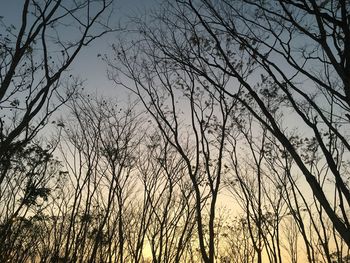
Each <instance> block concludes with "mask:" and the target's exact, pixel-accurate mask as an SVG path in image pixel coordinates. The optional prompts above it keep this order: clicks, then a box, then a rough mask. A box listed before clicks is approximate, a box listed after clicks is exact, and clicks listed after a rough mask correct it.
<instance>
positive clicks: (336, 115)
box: [118, 0, 350, 246]
mask: <svg viewBox="0 0 350 263" xmlns="http://www.w3.org/2000/svg"><path fill="white" fill-rule="evenodd" d="M349 9H350V5H349V1H345V0H339V1H320V2H316V1H312V0H310V1H287V0H279V1H273V2H271V1H249V0H246V1H240V2H231V1H220V2H219V3H216V2H213V1H207V0H198V1H192V0H188V1H175V2H170V1H169V3H168V4H167V5H166V7H165V8H164V9H163V10H161V11H160V12H159V13H158V14H156V16H155V23H153V24H148V25H145V24H141V25H140V24H139V25H140V26H139V27H138V30H139V33H140V36H139V37H140V39H141V40H142V41H141V42H143V43H146V44H145V46H148V48H149V49H154V50H157V53H156V54H152V53H151V52H148V51H147V50H146V53H147V54H148V55H149V56H153V60H152V59H150V60H148V61H156V63H157V64H160V63H169V64H174V65H176V67H177V68H180V69H182V70H183V71H184V72H191V74H194V75H195V76H196V77H198V78H203V79H205V80H206V81H207V82H208V83H210V85H205V86H202V87H201V90H208V91H213V90H218V91H219V93H222V94H224V96H228V97H230V98H232V99H234V100H236V101H237V102H238V103H239V104H240V105H241V106H242V107H243V108H244V109H246V110H247V111H249V112H250V113H251V114H252V115H253V116H254V118H255V119H256V120H257V121H258V122H260V123H261V124H262V125H263V126H264V127H265V128H266V129H267V130H268V132H269V133H271V134H272V135H273V136H274V137H275V138H276V139H277V141H278V142H279V143H280V144H281V145H283V147H284V148H285V151H286V154H288V155H290V156H291V157H292V158H293V160H294V162H295V164H296V165H297V167H298V169H299V170H300V171H301V173H302V174H303V178H304V180H305V182H307V184H308V186H309V188H310V190H311V192H312V195H313V196H314V197H315V201H316V202H317V203H318V204H317V206H318V207H319V209H322V211H324V213H322V214H324V215H326V216H327V217H328V218H329V220H330V221H331V222H332V225H333V226H334V230H335V231H337V232H338V234H339V235H340V236H341V238H342V239H343V241H344V242H345V243H346V244H347V245H348V246H350V238H349V237H350V230H349V229H350V224H349V220H348V216H349V204H350V190H349V183H348V156H347V155H348V152H349V149H350V146H349V143H348V140H349V137H348V133H347V130H348V128H349V127H348V124H349V105H350V104H349V102H350V100H349V94H350V93H349V77H348V76H349V74H348V73H349V65H350V64H349V52H348V50H349V45H350V41H349V39H350V33H349V32H350V31H349ZM149 49H148V50H149ZM118 52H119V54H121V55H122V54H123V52H124V50H122V49H120V50H118ZM137 54H139V53H137ZM147 59H148V58H147ZM145 61H147V60H146V59H145ZM145 61H144V63H143V65H144V66H148V67H149V64H147V62H145ZM133 66H134V65H133ZM168 74H170V73H168ZM222 75H225V76H227V77H228V78H229V81H228V83H229V84H228V85H222V83H221V82H220V81H218V76H222ZM266 98H271V99H274V100H276V101H277V100H278V101H280V104H279V107H278V108H275V107H274V106H275V105H276V104H270V103H269V100H267V99H266ZM288 114H289V115H290V116H289V117H288V116H287V115H288ZM276 116H282V118H276ZM294 120H295V121H294ZM296 128H297V129H299V130H300V131H301V130H302V131H303V132H304V133H307V134H311V135H312V137H313V138H314V139H313V140H314V143H315V147H317V149H318V151H319V154H320V158H321V159H322V162H324V163H325V164H326V165H327V166H328V167H329V170H328V172H327V174H326V176H325V177H323V178H319V177H318V176H317V174H315V169H314V168H315V167H311V166H310V165H309V164H308V163H307V160H305V159H304V158H303V153H302V152H301V151H300V148H299V149H298V148H296V147H295V145H294V143H293V138H291V137H290V134H292V131H293V130H295V129H296ZM329 187H332V188H333V191H332V192H329V191H327V190H326V189H327V188H329ZM329 193H330V194H329ZM333 193H334V195H333ZM333 197H335V198H333ZM321 220H322V219H321Z"/></svg>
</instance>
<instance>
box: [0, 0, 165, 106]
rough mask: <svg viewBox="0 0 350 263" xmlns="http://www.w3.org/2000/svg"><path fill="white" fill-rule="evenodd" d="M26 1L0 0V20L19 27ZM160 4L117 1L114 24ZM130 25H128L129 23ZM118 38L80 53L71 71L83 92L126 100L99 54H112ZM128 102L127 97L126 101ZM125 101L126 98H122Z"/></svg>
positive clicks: (151, 0) (108, 37) (144, 0)
mask: <svg viewBox="0 0 350 263" xmlns="http://www.w3.org/2000/svg"><path fill="white" fill-rule="evenodd" d="M23 2H24V0H0V16H1V17H3V21H4V23H6V25H10V24H13V25H16V24H17V25H18V23H19V21H20V18H21V12H22V6H23ZM157 2H158V0H116V1H115V2H114V14H113V17H112V19H111V20H113V21H115V22H116V23H117V22H118V21H119V20H120V21H122V23H126V21H127V20H128V17H135V16H139V15H145V16H147V13H149V10H150V9H152V8H156V7H157V4H156V3H157ZM126 24H127V23H126ZM116 38H117V34H115V33H111V34H109V35H106V36H104V37H102V38H101V39H98V40H96V41H95V42H94V43H92V44H91V45H90V46H88V47H86V48H85V49H83V50H82V51H81V53H80V54H79V56H78V57H77V59H76V60H75V61H74V63H73V65H72V66H71V67H70V68H71V72H70V73H72V74H73V75H74V76H79V77H80V78H81V79H82V80H84V89H85V90H87V91H88V92H91V93H95V94H97V95H98V96H100V95H101V96H117V97H125V96H126V94H125V90H123V89H122V88H120V87H119V88H118V87H115V85H114V84H113V83H112V82H111V81H109V80H108V79H107V73H106V69H107V66H106V64H105V63H104V62H103V61H102V60H101V58H100V57H98V54H105V53H108V52H110V50H111V45H112V43H113V42H115V41H116ZM125 98H126V97H125ZM121 99H123V98H121Z"/></svg>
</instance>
